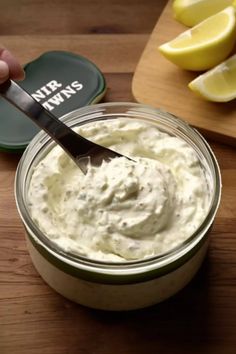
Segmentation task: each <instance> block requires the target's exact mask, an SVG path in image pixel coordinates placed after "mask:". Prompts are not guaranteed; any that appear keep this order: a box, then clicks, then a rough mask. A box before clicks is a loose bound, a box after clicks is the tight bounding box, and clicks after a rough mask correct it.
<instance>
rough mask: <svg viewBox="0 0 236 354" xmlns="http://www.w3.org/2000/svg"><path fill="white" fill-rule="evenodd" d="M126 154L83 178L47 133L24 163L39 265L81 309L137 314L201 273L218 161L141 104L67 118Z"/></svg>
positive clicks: (21, 172)
mask: <svg viewBox="0 0 236 354" xmlns="http://www.w3.org/2000/svg"><path fill="white" fill-rule="evenodd" d="M62 120H63V121H64V122H65V123H66V124H68V125H69V126H71V127H73V128H75V129H76V130H77V131H78V132H79V133H80V134H81V135H84V136H85V137H87V138H88V139H91V140H93V141H95V142H97V143H99V144H101V145H104V146H107V147H109V148H111V149H114V150H117V151H119V152H120V153H122V154H124V155H126V156H128V157H129V158H130V159H131V161H130V160H127V159H125V158H122V159H121V160H120V159H115V160H112V161H111V162H109V163H106V164H104V165H103V166H101V167H99V168H95V167H92V166H90V167H89V169H88V173H87V175H86V176H84V175H83V173H82V172H81V171H80V170H79V169H78V167H77V166H75V164H74V162H73V161H71V160H70V158H69V157H68V156H67V155H66V154H65V153H64V152H63V151H62V150H61V148H60V147H58V146H55V144H54V142H53V141H52V140H51V138H49V137H48V136H47V135H46V134H45V133H44V132H40V133H39V134H38V135H37V136H36V137H35V138H34V139H33V141H32V142H31V143H30V145H29V146H28V148H27V149H26V151H25V153H24V155H23V156H22V159H21V161H20V163H19V166H18V169H17V173H16V180H15V196H16V202H17V207H18V211H19V213H20V216H21V219H22V221H23V223H24V226H25V230H26V239H27V244H28V248H29V252H30V255H31V258H32V261H33V263H34V265H35V267H36V269H37V270H38V272H39V273H40V274H41V276H42V278H43V279H44V280H45V281H46V282H47V283H48V284H49V285H50V286H51V287H52V288H54V289H55V290H56V291H57V292H59V293H60V294H62V295H64V296H65V297H67V298H69V299H71V300H73V301H76V302H78V303H80V304H83V305H86V306H89V307H93V308H99V309H106V310H130V309H137V308H142V307H146V306H149V305H152V304H155V303H158V302H160V301H162V300H164V299H166V298H168V297H170V296H171V295H173V294H175V293H176V292H177V291H179V290H180V289H182V288H183V287H184V286H185V285H186V284H187V283H188V282H189V281H190V280H191V279H192V277H193V276H194V274H195V273H196V272H197V270H198V268H199V267H200V265H201V263H202V261H203V259H204V256H205V253H206V250H207V246H208V231H209V229H210V227H211V225H212V223H213V220H214V217H215V214H216V211H217V208H218V205H219V202H220V194H221V178H220V171H219V167H218V164H217V161H216V159H215V157H214V155H213V153H212V151H211V149H210V147H209V145H208V144H207V143H206V141H205V140H204V139H203V137H202V136H201V135H200V134H199V133H198V132H197V131H196V130H194V129H192V128H191V127H189V126H188V125H187V124H186V123H184V122H183V121H182V120H180V119H178V118H176V117H174V116H172V115H170V114H168V113H166V112H162V111H160V110H157V109H152V108H150V107H147V106H143V105H139V104H134V103H108V104H99V105H94V106H90V107H85V108H82V109H79V110H76V111H74V112H72V113H70V114H68V115H66V116H64V117H63V118H62Z"/></svg>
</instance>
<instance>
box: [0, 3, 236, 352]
mask: <svg viewBox="0 0 236 354" xmlns="http://www.w3.org/2000/svg"><path fill="white" fill-rule="evenodd" d="M165 3H166V1H165V0H159V1H157V0H146V1H144V0H137V1H135V0H116V1H115V0H112V1H109V0H99V1H98V0H87V1H86V0H84V1H82V0H81V1H79V0H78V1H76V0H66V1H65V0H58V1H56V0H51V1H45V0H37V1H33V0H31V1H30V0H11V1H9V0H1V2H0V4H1V15H0V34H1V38H0V42H1V43H2V44H4V45H5V46H6V47H8V48H9V49H10V50H12V52H14V54H15V55H17V56H18V57H19V59H20V61H21V62H22V63H25V62H27V61H30V60H32V59H33V58H35V57H37V56H38V55H39V54H41V53H42V52H44V51H47V50H52V49H61V50H69V51H73V52H75V53H80V54H82V55H84V56H87V57H89V58H90V59H91V60H93V61H94V62H95V63H96V64H97V65H98V66H99V67H100V69H101V70H102V71H103V73H104V74H105V77H106V80H107V84H108V92H107V94H106V97H105V99H104V100H105V101H132V100H133V98H132V94H131V81H132V75H133V72H134V70H135V66H136V64H137V62H138V59H139V57H140V55H141V53H142V50H143V49H144V46H145V43H146V41H147V39H148V36H149V33H150V32H151V30H152V28H153V27H154V25H155V23H156V21H157V19H158V16H159V14H160V13H161V11H162V8H163V6H164V5H165ZM210 143H211V146H212V148H213V150H214V152H215V154H216V156H217V158H218V161H219V164H220V167H221V171H222V177H223V196H222V203H221V207H220V209H219V212H218V215H217V219H216V222H215V225H214V227H213V230H212V232H211V243H210V247H209V252H208V255H207V258H206V260H205V262H204V264H203V266H202V268H201V270H200V271H199V273H198V274H197V276H196V277H195V278H194V280H193V281H192V282H191V283H190V284H189V285H188V286H187V287H186V288H185V289H184V290H182V291H181V292H180V293H179V294H178V295H176V296H175V297H173V298H171V299H169V300H168V301H165V302H164V303H162V304H159V305H156V306H154V307H151V308H148V309H145V310H140V311H134V312H128V313H112V312H111V313H107V312H103V311H95V310H91V309H87V308H84V307H82V306H79V305H76V304H74V303H72V302H70V301H68V300H66V299H64V298H63V297H61V296H60V295H58V294H56V293H55V292H54V291H53V290H51V289H50V288H49V287H48V286H47V285H46V284H45V283H44V282H43V281H42V279H41V278H40V276H39V275H38V274H37V272H36V271H35V269H34V267H33V265H32V263H31V260H30V257H29V255H28V252H27V249H26V243H25V239H24V232H23V227H22V225H21V222H20V219H19V216H18V214H17V211H16V207H15V202H14V195H13V183H14V173H15V169H16V166H17V163H18V161H19V158H20V157H19V156H16V155H11V154H7V153H0V353H1V354H12V353H18V354H42V353H43V354H75V353H76V354H77V353H79V354H113V353H115V354H117V353H119V354H141V353H142V354H154V353H165V354H174V353H181V354H183V353H184V354H185V353H186V354H188V353H210V354H211V353H214V354H220V353H222V354H223V353H224V354H231V353H232V354H233V353H235V352H236V207H235V206H236V152H235V150H234V149H233V148H230V147H227V146H223V145H220V144H218V143H213V142H210Z"/></svg>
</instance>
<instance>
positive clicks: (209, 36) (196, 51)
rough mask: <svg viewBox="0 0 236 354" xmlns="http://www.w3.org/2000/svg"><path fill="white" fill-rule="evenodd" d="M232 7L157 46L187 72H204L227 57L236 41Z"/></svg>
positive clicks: (235, 25)
mask: <svg viewBox="0 0 236 354" xmlns="http://www.w3.org/2000/svg"><path fill="white" fill-rule="evenodd" d="M235 29H236V20H235V11H234V8H233V6H229V7H227V8H226V9H224V10H222V11H220V12H218V13H217V14H215V15H213V16H210V17H208V18H207V19H206V20H204V21H202V22H200V23H199V24H198V25H196V26H195V27H193V28H191V29H189V30H187V31H185V32H183V33H181V34H180V35H179V36H178V37H176V38H175V39H173V40H172V41H170V42H167V43H164V44H162V45H161V46H160V47H159V50H160V52H161V53H162V54H163V55H164V56H165V57H166V58H167V59H169V60H170V61H172V62H173V63H174V64H176V65H178V66H180V67H181V68H183V69H187V70H196V71H197V70H200V71H201V70H208V69H210V68H212V67H213V66H215V65H217V64H219V63H220V62H222V61H223V60H225V59H226V58H227V56H228V55H229V54H230V52H231V51H232V49H233V47H234V43H235V41H236V30H235Z"/></svg>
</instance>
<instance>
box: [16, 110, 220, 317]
mask: <svg viewBox="0 0 236 354" xmlns="http://www.w3.org/2000/svg"><path fill="white" fill-rule="evenodd" d="M117 117H121V118H132V119H135V120H141V121H145V122H148V123H150V124H152V125H155V126H156V127H158V129H160V130H161V131H164V132H166V133H168V134H169V135H174V136H177V137H180V138H182V139H183V140H185V141H186V142H187V143H188V144H189V145H191V147H192V148H193V149H194V150H195V152H196V153H197V155H198V157H199V161H201V165H202V167H203V169H205V171H206V172H207V174H208V175H209V176H210V177H209V178H210V181H209V183H210V185H211V201H210V209H209V212H208V214H207V215H206V217H205V219H204V221H203V222H202V224H201V225H200V226H199V228H198V229H197V230H196V231H195V232H194V234H192V235H191V236H190V237H189V238H188V239H187V240H186V241H184V242H183V243H181V244H180V245H179V246H177V247H175V248H174V249H172V250H170V251H169V252H167V253H165V254H161V255H158V256H154V257H151V258H147V259H141V260H137V261H127V262H121V263H112V262H103V261H97V260H92V259H88V258H86V257H83V256H78V255H73V254H69V253H67V252H65V251H63V250H62V249H60V248H59V247H58V246H57V245H55V243H53V242H52V241H50V240H49V239H48V238H47V236H46V235H44V234H43V233H42V232H41V231H40V229H39V228H38V226H37V225H36V224H35V223H34V222H33V220H32V218H31V216H30V212H29V208H28V205H27V191H28V186H29V182H30V178H31V175H32V171H33V169H34V167H35V166H36V165H37V164H38V163H39V161H40V160H41V159H43V158H44V156H45V155H46V154H47V153H48V152H49V151H50V150H51V149H52V147H53V146H55V143H54V142H53V141H52V139H51V138H50V137H49V136H48V135H47V134H46V133H45V132H43V131H41V132H40V133H39V134H37V136H36V137H35V138H34V139H33V140H32V142H31V143H30V144H29V146H28V147H27V149H26V150H25V152H24V154H23V156H22V158H21V160H20V162H19V165H18V169H17V172H16V178H15V197H16V204H17V208H18V212H19V214H20V217H21V219H22V222H23V224H24V227H25V230H26V240H27V245H28V249H29V252H30V255H31V258H32V261H33V263H34V265H35V268H36V269H37V271H38V272H39V274H40V275H41V276H42V278H43V279H44V280H45V281H46V282H47V283H48V284H49V285H50V286H51V287H52V288H53V289H55V290H56V291H57V292H59V293H60V294H62V295H64V296H65V297H67V298H69V299H71V300H73V301H75V302H77V303H80V304H82V305H85V306H89V307H93V308H98V309H105V310H131V309H137V308H143V307H146V306H150V305H152V304H155V303H158V302H160V301H162V300H164V299H166V298H168V297H170V296H172V295H173V294H175V293H176V292H178V291H179V290H180V289H182V288H183V287H184V286H185V285H186V284H187V283H188V282H189V281H190V280H191V279H192V277H193V276H194V274H195V273H196V272H197V270H198V269H199V267H200V265H201V263H202V261H203V259H204V256H205V254H206V250H207V247H208V240H209V237H208V231H209V229H210V227H211V226H212V223H213V221H214V218H215V215H216V211H217V209H218V206H219V202H220V196H221V176H220V170H219V167H218V163H217V161H216V158H215V156H214V154H213V152H212V150H211V148H210V147H209V145H208V144H207V142H206V141H205V140H204V138H203V137H202V136H201V135H200V134H199V133H198V132H197V131H196V130H195V129H193V128H191V127H190V126H189V125H188V124H186V123H185V122H183V121H182V120H181V119H179V118H176V117H175V116H173V115H171V114H169V113H167V112H164V111H160V110H158V109H154V108H151V107H148V106H144V105H140V104H135V103H105V104H98V105H92V106H88V107H84V108H81V109H78V110H76V111H73V112H71V113H69V114H67V115H65V116H64V117H62V118H61V119H62V121H63V122H65V123H66V124H67V125H69V126H70V127H76V126H79V125H83V124H87V123H90V122H94V121H97V120H105V119H116V118H117Z"/></svg>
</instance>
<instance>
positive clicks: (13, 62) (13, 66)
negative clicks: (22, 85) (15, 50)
mask: <svg viewBox="0 0 236 354" xmlns="http://www.w3.org/2000/svg"><path fill="white" fill-rule="evenodd" d="M0 60H3V61H5V62H6V63H7V64H8V68H9V77H10V79H15V80H23V79H24V77H25V73H24V70H23V68H22V67H21V65H20V63H19V62H18V60H17V59H16V58H15V57H14V56H13V55H12V54H11V53H10V52H9V50H7V49H3V50H2V52H1V53H0Z"/></svg>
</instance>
